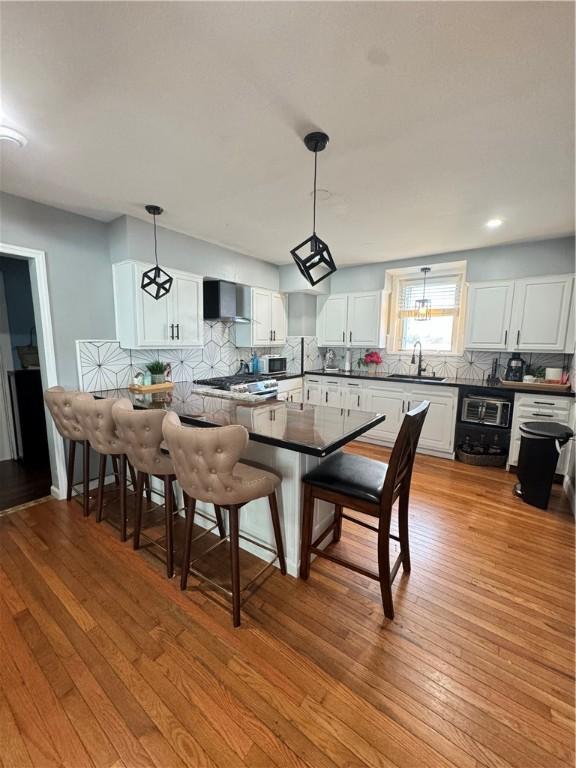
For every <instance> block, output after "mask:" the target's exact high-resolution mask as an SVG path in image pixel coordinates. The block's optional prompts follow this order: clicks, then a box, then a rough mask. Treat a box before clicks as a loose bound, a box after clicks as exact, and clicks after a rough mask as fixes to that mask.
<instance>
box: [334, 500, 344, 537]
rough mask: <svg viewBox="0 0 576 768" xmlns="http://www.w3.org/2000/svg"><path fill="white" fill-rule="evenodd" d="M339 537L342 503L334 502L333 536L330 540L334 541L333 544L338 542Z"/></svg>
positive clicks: (340, 532) (340, 534) (340, 535)
mask: <svg viewBox="0 0 576 768" xmlns="http://www.w3.org/2000/svg"><path fill="white" fill-rule="evenodd" d="M341 537H342V505H341V504H335V505H334V536H333V537H332V541H333V542H334V544H336V543H337V542H339V541H340V538H341Z"/></svg>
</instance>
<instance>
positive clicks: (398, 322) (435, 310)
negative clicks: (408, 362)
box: [391, 270, 463, 353]
mask: <svg viewBox="0 0 576 768" xmlns="http://www.w3.org/2000/svg"><path fill="white" fill-rule="evenodd" d="M417 275H418V276H417ZM462 284H463V273H462V272H458V273H455V274H441V275H437V276H434V275H429V276H428V277H427V279H426V296H425V298H427V299H430V318H429V319H427V320H420V319H418V317H417V312H416V307H417V304H416V301H417V300H418V299H422V298H424V280H423V278H422V277H421V276H420V275H419V274H418V273H417V272H415V271H413V270H410V274H408V275H405V276H402V275H398V276H397V279H396V291H395V294H396V301H395V307H396V310H395V314H396V317H395V318H394V317H393V318H391V319H392V321H393V324H395V329H394V336H395V341H396V343H395V349H396V350H398V351H411V350H412V349H413V347H414V344H415V343H416V342H417V341H419V342H420V343H421V344H422V349H423V350H425V351H427V352H444V353H455V352H457V351H458V347H459V345H460V338H461V331H462V322H461V320H462V316H461V310H462V307H461V295H462ZM394 321H395V323H394Z"/></svg>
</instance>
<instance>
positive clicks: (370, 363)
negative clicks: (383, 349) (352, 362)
mask: <svg viewBox="0 0 576 768" xmlns="http://www.w3.org/2000/svg"><path fill="white" fill-rule="evenodd" d="M379 365H382V357H381V355H380V352H378V351H377V350H375V349H372V350H371V349H367V350H366V354H365V355H364V357H360V358H359V359H358V367H359V368H367V369H368V373H372V374H374V373H376V369H377V368H378V366H379Z"/></svg>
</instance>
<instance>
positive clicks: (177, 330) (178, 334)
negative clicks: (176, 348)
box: [176, 323, 180, 340]
mask: <svg viewBox="0 0 576 768" xmlns="http://www.w3.org/2000/svg"><path fill="white" fill-rule="evenodd" d="M176 338H177V339H178V340H180V323H176Z"/></svg>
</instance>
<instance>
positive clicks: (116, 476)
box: [111, 455, 120, 488]
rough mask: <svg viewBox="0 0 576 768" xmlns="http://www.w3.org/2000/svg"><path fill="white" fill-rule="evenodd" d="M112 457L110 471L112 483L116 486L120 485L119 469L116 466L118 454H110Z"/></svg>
mask: <svg viewBox="0 0 576 768" xmlns="http://www.w3.org/2000/svg"><path fill="white" fill-rule="evenodd" d="M111 459H112V472H113V473H114V485H115V486H116V488H118V487H119V485H120V470H119V467H118V456H114V455H113V456H111Z"/></svg>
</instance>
